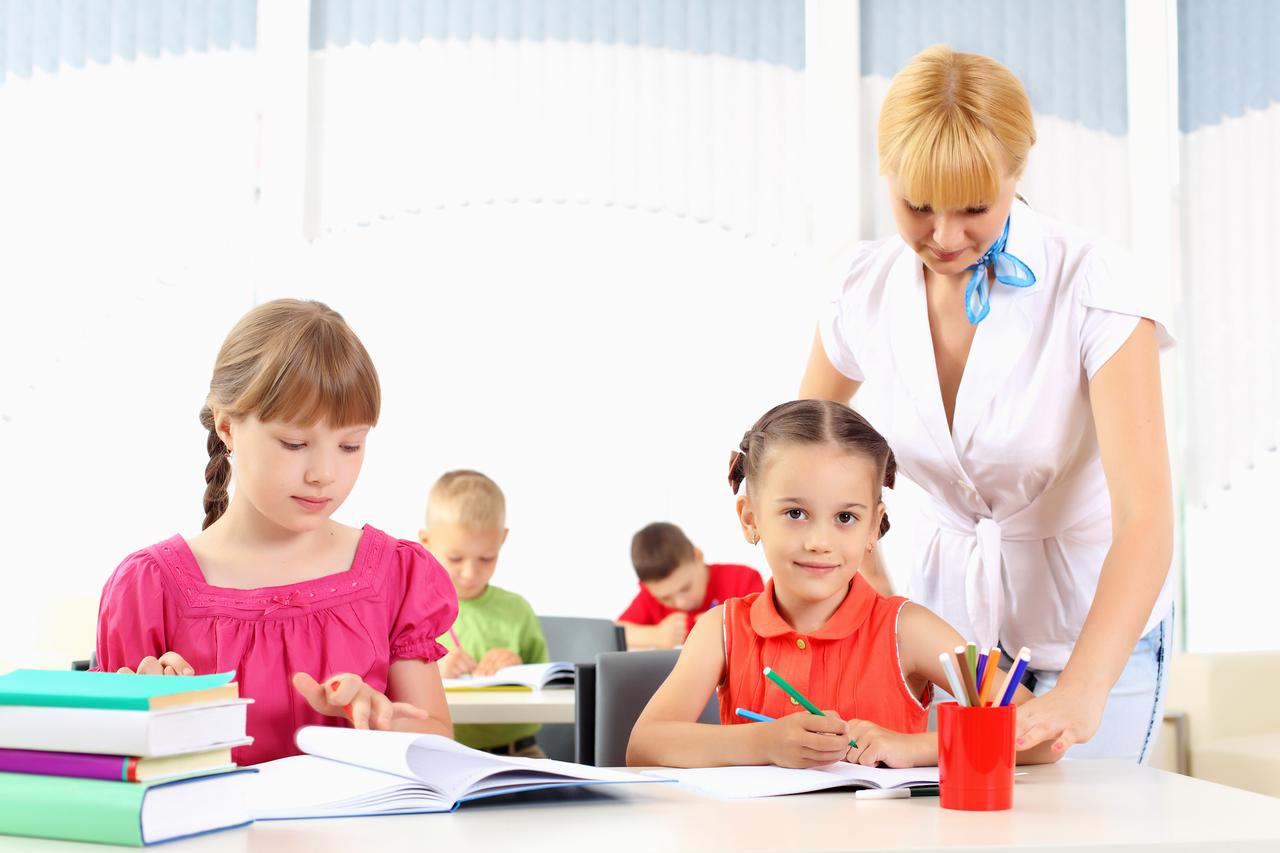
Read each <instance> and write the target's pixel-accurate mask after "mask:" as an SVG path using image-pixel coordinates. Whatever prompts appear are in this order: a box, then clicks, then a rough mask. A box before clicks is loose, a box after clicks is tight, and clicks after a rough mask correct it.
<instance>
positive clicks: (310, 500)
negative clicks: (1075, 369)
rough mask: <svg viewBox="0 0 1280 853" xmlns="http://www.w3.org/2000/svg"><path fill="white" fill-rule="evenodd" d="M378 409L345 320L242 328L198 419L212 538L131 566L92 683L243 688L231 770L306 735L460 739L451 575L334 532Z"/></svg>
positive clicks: (101, 619) (330, 316) (291, 314)
mask: <svg viewBox="0 0 1280 853" xmlns="http://www.w3.org/2000/svg"><path fill="white" fill-rule="evenodd" d="M380 402H381V392H380V388H379V384H378V375H377V372H376V371H375V370H374V367H373V363H372V362H371V360H370V359H369V354H368V353H367V352H366V351H365V348H364V346H363V345H362V344H361V343H360V341H359V339H358V338H356V336H355V334H354V333H353V332H352V331H351V329H350V328H348V326H347V324H346V323H345V322H344V321H343V319H342V317H341V316H339V315H338V314H337V313H336V312H334V311H332V310H331V309H330V308H328V307H327V306H325V305H322V304H320V303H318V302H301V301H298V300H291V299H281V300H276V301H274V302H268V303H266V304H264V305H260V306H258V307H257V308H255V309H254V310H252V311H250V312H249V313H248V314H246V315H245V316H244V317H243V318H242V319H241V320H240V322H239V323H238V324H236V326H235V328H234V329H232V330H231V333H230V334H229V335H228V336H227V339H226V341H225V342H224V343H223V345H222V349H221V351H220V352H219V353H218V360H217V363H216V364H215V366H214V371H213V379H212V381H211V382H210V384H209V396H208V398H207V400H206V404H205V407H204V409H203V410H202V411H201V413H200V421H201V423H202V424H203V425H204V426H205V428H206V429H208V431H209V439H208V449H209V463H208V465H207V466H206V467H205V481H206V483H207V487H206V489H205V493H204V509H205V519H204V528H203V530H202V532H201V533H200V534H199V535H197V536H195V537H193V538H192V539H189V540H187V539H184V538H183V537H182V536H173V537H171V538H169V539H166V540H165V541H163V542H160V543H158V544H156V545H152V546H150V547H148V548H144V549H142V550H141V551H137V552H135V553H133V554H130V555H129V556H128V557H126V558H125V560H124V562H123V563H121V564H120V566H119V567H118V568H117V569H116V570H115V572H114V573H113V574H112V576H111V578H110V579H109V580H108V581H107V584H106V587H105V588H104V589H103V592H102V602H101V605H100V609H99V614H98V643H97V653H98V668H99V669H101V670H103V671H106V672H112V671H120V672H134V671H136V672H143V673H162V674H165V675H192V674H196V673H200V674H205V673H212V672H226V671H228V670H235V672H236V680H237V681H238V682H239V683H240V690H241V695H242V696H246V697H249V698H252V699H253V700H254V701H253V704H251V705H250V706H249V723H248V728H249V735H250V736H252V737H253V739H254V742H253V744H252V745H250V746H244V747H240V748H238V749H236V750H235V756H234V757H235V759H236V761H237V763H240V764H256V763H258V762H260V761H268V760H270V759H273V758H281V757H283V756H287V755H293V754H295V753H297V751H298V750H297V748H296V747H295V746H294V742H293V736H294V732H295V731H297V729H298V728H299V727H300V726H306V725H352V726H354V727H356V728H371V729H393V730H398V731H418V732H430V733H434V734H441V735H445V736H446V737H452V735H453V726H452V723H451V722H450V719H449V710H448V707H447V706H446V704H445V696H444V688H443V686H442V685H441V682H440V673H439V671H438V669H437V666H436V661H437V660H438V659H439V658H441V657H443V656H444V654H445V651H446V650H445V648H444V647H443V646H441V645H440V644H439V643H437V642H436V638H437V637H439V636H441V635H442V634H444V633H446V632H447V631H448V630H449V627H450V626H451V625H452V624H453V621H454V618H455V617H456V615H457V611H458V602H457V595H456V593H455V592H454V590H453V585H452V584H451V583H450V582H449V577H448V575H446V574H445V572H444V569H442V568H441V566H440V564H439V563H437V562H436V560H435V559H434V558H433V557H432V556H431V555H430V554H428V553H427V552H426V551H425V550H424V549H423V548H422V546H421V545H419V544H418V543H417V542H409V541H405V540H401V539H395V538H392V537H391V536H388V535H387V534H385V533H383V532H382V531H380V530H377V529H375V528H373V527H371V526H369V525H365V526H364V527H363V528H361V529H356V528H352V527H348V526H346V525H343V524H339V523H338V522H336V521H334V520H333V519H332V518H331V516H332V514H333V513H334V511H336V510H337V508H338V507H339V506H341V505H342V502H343V500H345V499H346V497H347V495H348V494H349V493H350V492H351V488H352V487H353V486H354V485H355V481H356V477H357V476H358V475H359V473H360V466H361V463H362V462H363V460H364V447H365V441H366V439H367V436H368V432H369V430H370V428H372V427H373V425H374V424H375V423H377V420H378V410H379V406H380ZM233 454H234V458H235V467H234V470H235V475H236V489H235V494H234V496H233V497H231V498H230V500H228V496H227V483H228V481H229V480H230V479H231V473H232V470H233V469H232V461H231V460H232V457H233ZM317 679H318V680H317Z"/></svg>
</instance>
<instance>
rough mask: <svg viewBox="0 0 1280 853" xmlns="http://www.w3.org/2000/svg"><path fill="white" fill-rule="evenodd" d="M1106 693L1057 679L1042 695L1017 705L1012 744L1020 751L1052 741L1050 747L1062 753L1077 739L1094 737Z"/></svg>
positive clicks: (1104, 704) (1099, 722)
mask: <svg viewBox="0 0 1280 853" xmlns="http://www.w3.org/2000/svg"><path fill="white" fill-rule="evenodd" d="M1106 707H1107V693H1106V692H1101V693H1098V692H1096V691H1089V690H1087V689H1085V688H1082V687H1074V686H1072V685H1069V684H1062V683H1061V682H1059V683H1058V685H1057V686H1056V687H1054V688H1053V689H1052V690H1050V691H1049V692H1048V693H1045V694H1044V695H1043V696H1036V697H1033V698H1031V699H1028V700H1027V701H1026V702H1025V703H1023V704H1021V705H1019V706H1018V726H1017V736H1016V738H1015V741H1014V743H1015V745H1016V746H1017V748H1018V750H1019V751H1022V750H1024V749H1030V748H1031V747H1033V746H1035V745H1036V744H1038V743H1044V742H1045V741H1047V740H1052V741H1053V746H1052V747H1051V749H1052V750H1053V751H1054V753H1056V754H1058V755H1061V754H1062V753H1064V752H1066V751H1067V749H1068V748H1070V747H1071V746H1074V745H1075V744H1077V743H1085V742H1087V741H1088V740H1089V738H1091V737H1093V735H1094V733H1095V732H1096V731H1097V730H1098V726H1099V725H1100V724H1101V723H1102V712H1103V710H1104V709H1105V708H1106Z"/></svg>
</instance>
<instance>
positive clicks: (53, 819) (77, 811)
mask: <svg viewBox="0 0 1280 853" xmlns="http://www.w3.org/2000/svg"><path fill="white" fill-rule="evenodd" d="M255 772H256V771H254V770H251V769H243V770H232V771H229V772H227V773H218V774H215V775H213V776H197V777H194V778H186V779H177V780H174V781H169V782H156V783H139V784H134V785H122V784H120V783H119V782H109V781H106V780H103V779H74V778H70V777H64V776H28V775H25V774H21V773H0V834H3V835H26V836H32V837H35V838H59V839H63V840H66V841H92V842H97V843H99V844H118V845H122V846H126V847H142V846H145V845H148V844H158V843H160V842H162V841H172V840H173V839H175V838H186V837H188V836H192V835H202V834H204V833H206V832H215V831H217V830H220V829H230V828H232V827H236V826H243V825H245V824H247V823H249V821H250V818H251V811H250V800H251V796H250V791H249V781H250V780H251V779H252V778H253V775H254V773H255Z"/></svg>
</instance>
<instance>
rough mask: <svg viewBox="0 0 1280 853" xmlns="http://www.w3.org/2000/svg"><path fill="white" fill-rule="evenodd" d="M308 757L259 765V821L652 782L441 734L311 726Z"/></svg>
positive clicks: (440, 808) (305, 740) (403, 810)
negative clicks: (483, 747) (486, 748)
mask: <svg viewBox="0 0 1280 853" xmlns="http://www.w3.org/2000/svg"><path fill="white" fill-rule="evenodd" d="M297 743H298V748H299V749H301V750H302V751H303V752H304V753H306V754H305V755H295V756H292V757H290V758H278V759H276V760H275V761H268V762H266V763H265V764H259V765H257V769H258V775H257V777H256V780H255V783H254V785H255V790H254V792H253V803H254V817H255V819H256V820H289V819H295V818H313V817H343V816H355V815H379V814H411V813H416V812H447V811H452V810H453V809H455V808H457V807H458V805H459V804H460V803H464V802H467V801H469V800H475V799H481V798H484V797H496V796H500V795H502V794H513V793H517V792H521V791H536V790H541V789H544V788H561V787H568V786H576V785H601V784H617V783H650V782H659V781H662V780H661V779H657V778H652V777H647V776H645V775H643V774H640V773H632V772H629V771H622V770H609V769H605V768H601V767H587V766H585V765H582V764H572V763H570V762H567V761H552V760H550V759H546V758H516V757H514V756H506V755H494V754H492V753H488V752H481V751H480V750H476V749H470V748H469V747H465V746H463V745H462V744H460V743H457V742H455V741H452V740H450V739H449V738H446V737H441V736H440V735H420V734H414V733H412V732H380V731H369V730H356V729H340V728H335V727H329V726H307V727H305V728H303V729H299V730H298V736H297Z"/></svg>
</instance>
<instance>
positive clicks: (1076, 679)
mask: <svg viewBox="0 0 1280 853" xmlns="http://www.w3.org/2000/svg"><path fill="white" fill-rule="evenodd" d="M1089 396H1090V400H1091V402H1092V405H1093V420H1094V425H1095V427H1096V429H1097V432H1098V445H1099V447H1100V449H1101V451H1102V468H1103V470H1104V471H1105V472H1106V476H1107V488H1108V489H1109V490H1110V493H1111V518H1112V522H1111V523H1112V540H1111V549H1110V550H1109V551H1108V552H1107V557H1106V560H1105V561H1104V562H1103V564H1102V573H1101V575H1100V577H1099V578H1098V589H1097V592H1096V593H1095V594H1094V598H1093V605H1092V606H1091V607H1090V608H1089V615H1088V617H1087V618H1086V619H1085V623H1084V627H1083V628H1082V629H1081V631H1080V638H1079V639H1078V640H1077V641H1076V645H1075V648H1074V649H1073V650H1072V652H1071V658H1070V659H1069V660H1068V661H1067V666H1066V668H1065V669H1064V670H1063V672H1062V675H1061V676H1060V677H1059V679H1058V684H1057V686H1056V687H1055V688H1054V689H1053V690H1051V691H1049V692H1048V693H1046V694H1045V695H1043V696H1040V697H1037V698H1035V699H1033V700H1031V701H1029V702H1028V703H1027V705H1026V707H1025V708H1023V709H1020V713H1019V715H1018V731H1019V735H1020V737H1021V738H1022V739H1023V744H1024V745H1026V746H1031V745H1035V744H1037V743H1040V742H1042V741H1046V740H1053V748H1054V749H1055V750H1057V751H1059V752H1062V751H1065V750H1066V749H1067V748H1068V747H1069V746H1071V745H1072V744H1075V743H1083V742H1085V741H1087V740H1089V738H1091V737H1092V736H1093V734H1094V732H1096V731H1097V729H1098V725H1099V723H1100V722H1101V720H1102V712H1103V710H1104V708H1105V707H1106V702H1107V696H1108V694H1109V693H1110V691H1111V688H1112V686H1113V685H1114V684H1115V683H1116V680H1117V679H1118V678H1119V677H1120V673H1121V672H1122V671H1123V670H1124V667H1125V664H1126V663H1127V662H1128V660H1129V656H1130V654H1132V652H1133V647H1134V645H1135V644H1136V643H1137V642H1138V638H1139V636H1140V635H1141V633H1142V628H1143V626H1144V625H1145V624H1146V620H1147V617H1148V616H1149V615H1150V613H1151V608H1152V606H1153V605H1154V604H1155V600H1156V598H1157V596H1159V594H1160V588H1161V586H1162V585H1163V584H1164V580H1165V576H1166V575H1167V574H1168V573H1169V564H1170V561H1171V560H1172V557H1173V489H1172V486H1171V483H1170V474H1169V451H1168V445H1167V444H1166V440H1165V431H1164V405H1163V402H1162V400H1161V395H1160V363H1159V354H1158V351H1157V347H1156V329H1155V324H1154V323H1153V322H1152V321H1151V320H1147V319H1143V320H1140V321H1139V322H1138V325H1137V328H1135V329H1134V330H1133V333H1132V334H1131V335H1130V336H1129V339H1128V340H1127V341H1126V342H1125V343H1124V345H1123V346H1121V347H1120V349H1119V350H1118V351H1117V352H1116V354H1115V355H1114V356H1112V357H1111V359H1110V360H1109V361H1107V362H1106V364H1104V365H1103V366H1102V367H1101V368H1099V369H1098V371H1097V372H1096V373H1095V374H1094V376H1093V381H1092V382H1090V384H1089Z"/></svg>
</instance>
